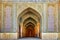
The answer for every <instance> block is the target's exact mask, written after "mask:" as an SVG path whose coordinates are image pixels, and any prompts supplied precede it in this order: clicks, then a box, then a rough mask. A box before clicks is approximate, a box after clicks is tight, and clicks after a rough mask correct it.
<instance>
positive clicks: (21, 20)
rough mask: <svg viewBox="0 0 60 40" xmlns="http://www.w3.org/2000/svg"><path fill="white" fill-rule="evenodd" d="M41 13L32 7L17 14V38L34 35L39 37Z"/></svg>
mask: <svg viewBox="0 0 60 40" xmlns="http://www.w3.org/2000/svg"><path fill="white" fill-rule="evenodd" d="M40 21H41V15H40V14H39V13H38V12H37V11H35V10H34V9H32V8H30V7H29V8H27V9H25V10H24V11H23V12H22V13H21V14H20V15H19V16H18V24H19V32H18V33H19V35H18V36H19V38H23V37H36V38H41V31H40V29H41V26H40V24H41V22H40Z"/></svg>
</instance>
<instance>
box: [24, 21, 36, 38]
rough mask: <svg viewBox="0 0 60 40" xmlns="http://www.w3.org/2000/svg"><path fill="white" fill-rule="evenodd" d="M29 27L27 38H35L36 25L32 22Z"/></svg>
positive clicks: (27, 28)
mask: <svg viewBox="0 0 60 40" xmlns="http://www.w3.org/2000/svg"><path fill="white" fill-rule="evenodd" d="M27 25H28V26H27V27H26V33H25V35H26V36H25V37H35V29H34V25H33V24H32V23H31V22H29V23H28V24H27Z"/></svg>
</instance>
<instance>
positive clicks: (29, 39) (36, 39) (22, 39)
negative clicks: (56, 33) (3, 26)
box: [0, 38, 58, 40]
mask: <svg viewBox="0 0 60 40" xmlns="http://www.w3.org/2000/svg"><path fill="white" fill-rule="evenodd" d="M0 40H58V39H39V38H21V39H0Z"/></svg>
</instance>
